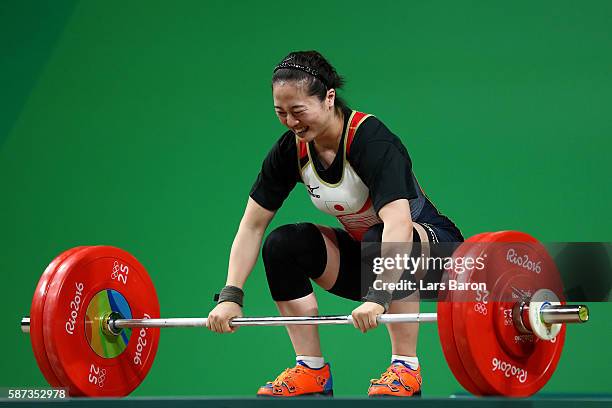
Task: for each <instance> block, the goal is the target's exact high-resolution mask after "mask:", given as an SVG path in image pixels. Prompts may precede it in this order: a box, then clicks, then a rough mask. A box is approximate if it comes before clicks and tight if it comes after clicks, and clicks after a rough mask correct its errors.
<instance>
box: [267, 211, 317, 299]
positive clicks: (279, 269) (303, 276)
mask: <svg viewBox="0 0 612 408" xmlns="http://www.w3.org/2000/svg"><path fill="white" fill-rule="evenodd" d="M262 258H263V262H264V266H265V269H266V278H267V279H268V287H269V288H270V293H271V294H272V299H274V300H276V301H284V300H293V299H298V298H301V297H304V296H306V295H308V294H310V293H312V285H311V284H310V279H316V278H318V277H319V276H321V275H322V274H323V272H324V271H325V265H326V264H327V250H326V249H325V241H324V240H323V235H322V234H321V232H320V231H319V229H318V228H317V227H316V226H315V225H314V224H310V223H300V224H288V225H283V226H282V227H279V228H277V229H275V230H274V231H272V232H271V233H270V234H269V235H268V237H267V238H266V241H265V242H264V245H263V249H262Z"/></svg>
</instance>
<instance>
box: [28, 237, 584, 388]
mask: <svg viewBox="0 0 612 408" xmlns="http://www.w3.org/2000/svg"><path fill="white" fill-rule="evenodd" d="M509 253H512V254H521V256H524V258H523V259H529V260H530V261H531V262H534V264H535V262H537V265H538V269H537V270H536V271H534V270H532V269H533V268H527V267H525V265H523V264H522V263H520V265H519V263H517V262H515V261H514V260H513V258H511V257H510V258H509V257H508V254H509ZM458 257H464V258H467V257H473V258H476V257H482V259H484V260H485V261H484V268H482V269H479V270H478V271H476V270H467V271H463V270H462V271H461V273H459V272H458V271H456V270H454V269H453V268H449V269H448V270H447V271H446V274H445V278H444V279H445V280H447V281H449V280H456V281H457V282H460V283H464V284H469V283H470V282H474V281H479V282H483V281H485V282H487V283H488V286H487V287H488V289H487V290H486V291H485V292H484V293H483V291H481V290H462V291H443V293H441V294H440V301H439V302H438V307H437V313H410V314H383V315H380V316H379V317H378V323H380V324H393V323H425V322H438V332H439V337H440V341H441V344H442V350H443V352H444V355H445V357H446V360H447V361H448V363H449V367H450V369H451V371H452V372H453V374H454V375H455V377H456V378H457V380H458V381H459V383H460V384H461V385H462V386H463V387H464V388H465V389H466V390H468V391H470V392H471V393H473V394H475V395H504V396H512V397H523V396H529V395H532V394H534V393H536V392H537V391H538V390H539V389H541V388H542V387H543V386H544V385H545V384H546V383H547V382H548V380H549V379H550V377H551V376H552V374H553V372H554V370H555V368H556V366H557V363H558V361H559V358H560V356H561V351H562V348H563V343H564V339H565V326H564V323H584V322H586V321H587V320H588V319H589V311H588V308H587V307H586V306H584V305H567V304H565V302H564V301H563V299H562V297H563V285H562V282H561V280H560V278H559V274H558V272H557V270H556V267H555V264H554V262H553V261H552V259H551V258H550V256H549V255H548V253H547V252H546V249H545V248H544V247H543V246H542V245H541V244H540V243H539V242H538V241H537V240H535V238H533V237H531V236H530V235H528V234H525V233H521V232H516V231H502V232H496V233H483V234H479V235H476V236H474V237H472V238H470V239H468V240H467V241H466V242H465V243H463V244H461V245H460V246H459V247H458V248H457V249H456V250H455V251H454V253H453V258H458ZM536 272H537V273H536ZM476 275H478V276H476ZM467 286H468V287H469V285H467ZM510 299H512V300H510ZM206 321H207V319H206V318H166V319H164V318H160V311H159V302H158V299H157V295H156V292H155V288H154V286H153V283H152V281H151V279H150V277H149V275H148V273H147V272H146V270H145V268H144V267H143V266H142V264H141V263H140V262H139V261H138V260H137V259H136V258H135V257H133V256H132V255H131V254H129V253H128V252H126V251H124V250H121V249H119V248H115V247H111V246H83V247H76V248H72V249H69V250H67V251H65V252H63V253H61V254H60V255H58V256H57V257H56V258H55V259H54V260H53V261H52V262H51V263H50V264H49V266H48V267H47V268H46V269H45V271H44V272H43V274H42V276H41V278H40V280H39V282H38V285H37V287H36V291H35V294H34V298H33V300H32V305H31V309H30V316H29V317H24V318H22V320H21V328H22V331H24V332H28V333H29V334H30V338H31V343H32V348H33V351H34V356H35V358H36V361H37V364H38V366H39V368H40V370H41V371H42V373H43V375H44V377H45V379H46V380H47V381H48V382H49V384H50V385H51V386H53V387H64V388H67V389H68V392H69V393H70V394H71V395H75V396H126V395H128V394H129V393H131V392H132V391H133V390H134V389H135V388H136V387H137V386H138V385H139V384H140V383H141V382H142V381H143V380H144V378H145V377H146V375H147V373H148V372H149V370H150V368H151V366H152V364H153V360H154V358H155V355H156V353H157V348H158V342H159V335H160V331H159V329H160V328H168V327H202V326H205V325H206ZM352 323H353V322H352V317H351V316H278V317H240V318H234V319H232V320H231V322H230V325H231V326H235V327H239V326H287V325H330V324H334V325H336V324H352Z"/></svg>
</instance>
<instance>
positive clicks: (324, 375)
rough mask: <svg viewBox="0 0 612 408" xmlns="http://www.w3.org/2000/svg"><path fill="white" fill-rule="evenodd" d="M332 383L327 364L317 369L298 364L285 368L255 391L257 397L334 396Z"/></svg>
mask: <svg viewBox="0 0 612 408" xmlns="http://www.w3.org/2000/svg"><path fill="white" fill-rule="evenodd" d="M332 386H333V381H332V376H331V370H330V368H329V363H327V364H325V365H324V366H323V367H321V368H319V369H313V368H310V367H308V366H307V365H306V364H304V363H302V362H298V363H297V364H296V366H295V367H292V368H287V369H286V370H285V371H283V372H282V373H281V375H279V376H278V377H276V380H274V381H273V382H268V383H266V385H264V386H263V387H260V388H259V391H257V396H258V397H303V396H326V397H331V396H333V395H334V391H333V389H332Z"/></svg>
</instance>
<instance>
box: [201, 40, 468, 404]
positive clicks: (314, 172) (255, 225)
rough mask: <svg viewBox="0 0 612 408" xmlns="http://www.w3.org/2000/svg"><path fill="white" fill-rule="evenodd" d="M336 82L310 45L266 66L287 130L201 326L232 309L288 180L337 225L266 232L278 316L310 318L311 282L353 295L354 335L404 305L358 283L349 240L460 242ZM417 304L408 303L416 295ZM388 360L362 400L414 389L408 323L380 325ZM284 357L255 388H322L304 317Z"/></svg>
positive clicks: (381, 132) (219, 328)
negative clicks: (291, 356)
mask: <svg viewBox="0 0 612 408" xmlns="http://www.w3.org/2000/svg"><path fill="white" fill-rule="evenodd" d="M342 85H343V79H342V78H341V77H340V76H339V75H338V74H337V72H336V70H335V69H334V67H332V66H331V65H330V63H329V62H328V61H327V60H326V59H325V58H324V57H323V56H322V55H321V54H319V53H318V52H316V51H300V52H292V53H290V54H289V55H288V56H287V57H285V58H284V59H283V60H282V61H281V63H280V64H278V65H277V66H276V68H275V69H274V73H273V76H272V94H273V99H274V109H275V111H276V115H277V116H278V118H279V120H280V122H281V123H282V124H283V125H284V126H286V127H287V129H288V130H287V131H286V132H285V133H283V135H282V136H281V137H280V138H279V139H278V140H277V142H276V143H275V144H274V146H273V147H272V149H271V150H270V152H269V153H268V155H267V157H266V158H265V159H264V161H263V165H262V168H261V171H260V173H259V175H258V176H257V179H256V181H255V183H254V185H253V187H252V189H251V192H250V196H249V199H248V203H247V205H246V209H245V212H244V216H243V217H242V220H241V221H240V226H239V228H238V232H237V233H236V237H235V239H234V242H233V245H232V249H231V253H230V258H229V267H228V274H227V281H226V286H225V287H224V288H223V290H222V291H221V293H220V294H219V299H218V304H217V306H216V307H215V308H214V309H213V310H212V311H211V312H210V314H209V315H208V328H209V329H210V330H212V331H215V332H217V333H227V332H232V331H233V330H234V329H233V328H232V327H230V325H229V322H230V320H231V319H232V318H234V317H239V316H242V300H243V291H242V288H243V286H244V284H245V281H246V279H247V277H248V276H249V274H250V273H251V270H252V269H253V267H254V265H255V262H256V260H257V257H258V254H259V250H260V248H261V244H262V241H263V237H264V233H265V231H266V228H267V227H268V225H269V224H270V221H271V220H272V218H273V217H274V214H275V212H276V211H277V210H278V209H279V208H280V207H281V205H282V204H283V201H284V200H285V199H286V198H287V196H288V195H289V193H290V192H291V191H292V190H293V188H294V187H295V185H296V184H297V183H298V182H299V183H303V185H304V187H305V188H306V192H307V193H308V194H309V195H310V198H311V200H312V202H313V204H314V205H315V206H316V207H317V208H318V209H320V210H321V211H323V212H326V213H328V214H331V215H333V216H334V217H336V218H337V219H338V220H339V221H340V223H341V224H342V226H343V228H332V227H327V226H322V225H314V224H311V223H298V224H289V225H284V226H282V227H280V228H277V229H275V230H274V231H272V232H271V233H270V234H269V235H268V237H267V238H266V240H265V242H264V244H263V249H262V257H263V262H264V266H265V270H266V276H267V280H268V285H269V288H270V293H271V295H272V298H273V299H274V301H275V302H276V305H277V307H278V310H279V311H280V313H281V314H282V315H283V316H314V315H317V314H318V306H317V300H316V298H315V295H314V293H313V289H312V285H311V282H310V281H311V280H313V281H315V282H316V283H317V284H318V285H319V286H321V287H322V288H323V289H325V290H326V291H328V292H331V293H333V294H335V295H338V296H341V297H344V298H348V299H352V300H359V301H363V303H361V305H360V306H359V307H357V308H356V309H355V310H353V312H352V317H353V322H354V326H355V327H356V328H358V329H360V330H361V331H362V332H366V331H367V330H369V329H372V328H374V327H376V325H377V323H376V318H377V316H378V315H380V314H382V313H386V312H389V313H416V312H418V309H419V303H418V301H409V302H406V301H404V302H402V301H399V300H395V299H394V298H392V296H391V294H390V293H389V292H387V291H384V290H375V289H374V288H373V287H369V288H367V287H366V288H365V289H364V288H363V284H362V279H361V272H360V270H361V269H360V268H361V266H360V261H361V241H366V242H382V243H385V242H387V243H391V242H395V243H398V242H400V243H401V242H404V243H411V242H460V241H463V237H462V235H461V232H460V231H459V229H458V228H457V227H456V226H455V225H454V224H453V223H452V222H451V220H449V219H448V218H447V217H445V216H443V215H442V214H440V212H439V211H438V210H437V209H436V208H435V207H434V205H433V204H432V203H431V202H430V201H429V199H428V198H427V196H425V194H424V193H423V191H422V190H421V188H420V186H419V184H418V183H417V180H416V178H415V176H414V174H413V172H412V162H411V160H410V157H409V155H408V152H407V150H406V148H405V147H404V145H403V144H402V142H401V141H400V139H399V138H398V137H397V136H395V135H394V134H393V133H392V132H391V131H390V130H389V129H388V128H387V127H386V126H385V125H384V124H383V123H382V122H381V121H380V120H379V119H378V118H376V117H374V116H372V115H368V114H364V113H362V112H358V111H354V110H352V109H350V108H349V107H347V105H346V104H345V102H344V101H343V100H342V99H341V98H340V97H339V96H338V95H337V94H336V91H337V90H338V89H341V88H342ZM417 300H418V299H417ZM387 328H388V331H389V337H390V338H391V347H392V356H391V365H390V367H389V368H388V369H387V370H386V372H385V373H383V374H382V376H381V377H380V378H379V379H377V380H371V381H370V386H369V390H368V394H369V395H370V396H398V397H409V396H416V395H420V393H421V383H422V378H421V370H420V366H419V360H418V358H417V354H416V344H417V334H418V324H415V323H401V324H389V325H387ZM287 330H288V332H289V337H290V339H291V342H292V344H293V348H294V349H295V354H296V356H297V357H296V365H295V367H293V368H288V369H286V370H285V371H283V372H282V373H281V374H280V375H279V376H278V377H277V378H276V380H274V381H273V382H268V383H267V384H266V385H264V386H262V387H261V388H260V389H259V391H258V393H257V394H258V395H259V396H270V397H290V396H305V395H315V394H321V395H332V394H333V391H332V376H331V371H330V367H329V363H326V362H325V359H324V358H323V354H322V352H321V345H320V341H319V332H318V327H317V326H316V325H312V326H305V325H302V326H287Z"/></svg>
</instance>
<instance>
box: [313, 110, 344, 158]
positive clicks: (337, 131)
mask: <svg viewBox="0 0 612 408" xmlns="http://www.w3.org/2000/svg"><path fill="white" fill-rule="evenodd" d="M343 130H344V113H343V112H342V111H341V110H340V111H337V112H336V113H334V117H333V119H332V120H331V123H330V125H329V127H328V128H327V129H326V131H325V132H324V133H323V134H321V135H320V136H319V137H317V138H316V139H315V140H314V145H315V147H316V149H317V151H319V152H323V151H326V150H333V151H334V152H337V151H338V147H339V146H340V139H342V131H343Z"/></svg>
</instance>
